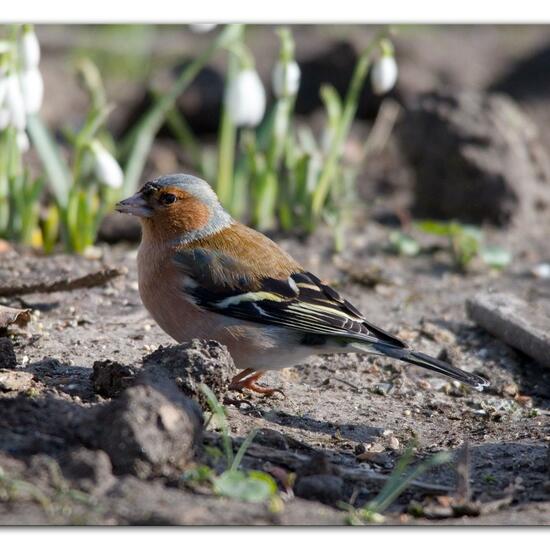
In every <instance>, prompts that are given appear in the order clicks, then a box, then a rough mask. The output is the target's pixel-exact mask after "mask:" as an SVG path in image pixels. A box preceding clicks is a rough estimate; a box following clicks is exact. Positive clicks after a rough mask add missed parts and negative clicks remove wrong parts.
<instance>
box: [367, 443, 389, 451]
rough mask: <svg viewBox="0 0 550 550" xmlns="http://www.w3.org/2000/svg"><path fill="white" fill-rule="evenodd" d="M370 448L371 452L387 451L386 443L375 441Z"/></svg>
mask: <svg viewBox="0 0 550 550" xmlns="http://www.w3.org/2000/svg"><path fill="white" fill-rule="evenodd" d="M368 450H369V451H370V452H371V453H382V452H384V451H385V447H384V445H382V443H373V444H372V445H371V446H370V447H369V448H368Z"/></svg>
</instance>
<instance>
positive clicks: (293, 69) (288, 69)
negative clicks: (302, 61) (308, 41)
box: [271, 61, 301, 98]
mask: <svg viewBox="0 0 550 550" xmlns="http://www.w3.org/2000/svg"><path fill="white" fill-rule="evenodd" d="M300 74H301V73H300V67H299V66H298V63H296V61H289V62H288V63H284V62H283V61H277V63H276V64H275V67H273V73H272V75H271V83H272V85H273V93H274V94H275V96H276V97H279V98H281V97H288V96H293V95H296V93H298V88H299V87H300Z"/></svg>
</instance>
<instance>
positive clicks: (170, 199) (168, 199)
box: [160, 193, 177, 204]
mask: <svg viewBox="0 0 550 550" xmlns="http://www.w3.org/2000/svg"><path fill="white" fill-rule="evenodd" d="M176 199H177V197H176V195H172V193H164V195H161V196H160V202H161V203H162V204H173V203H175V202H176Z"/></svg>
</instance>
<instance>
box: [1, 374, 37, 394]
mask: <svg viewBox="0 0 550 550" xmlns="http://www.w3.org/2000/svg"><path fill="white" fill-rule="evenodd" d="M32 379H33V375H32V373H30V372H24V371H17V370H0V391H25V390H28V389H29V388H30V387H31V386H32Z"/></svg>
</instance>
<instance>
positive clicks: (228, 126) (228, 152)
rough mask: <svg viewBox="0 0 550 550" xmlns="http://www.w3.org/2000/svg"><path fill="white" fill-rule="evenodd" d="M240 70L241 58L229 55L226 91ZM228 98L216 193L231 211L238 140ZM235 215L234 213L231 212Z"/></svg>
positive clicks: (221, 140) (222, 119)
mask: <svg viewBox="0 0 550 550" xmlns="http://www.w3.org/2000/svg"><path fill="white" fill-rule="evenodd" d="M238 69H239V57H238V55H237V54H236V53H234V52H230V53H229V63H228V68H227V83H226V86H225V89H226V91H227V90H228V89H229V87H230V86H231V83H232V82H233V80H234V78H235V76H236V74H237V71H238ZM226 99H227V98H225V99H224V102H223V110H222V115H221V122H220V133H219V137H218V150H219V153H218V177H217V183H216V192H217V194H218V197H219V199H220V202H221V203H222V205H223V206H225V207H227V208H230V209H231V203H232V201H233V196H232V195H233V170H234V164H235V143H236V140H237V128H236V127H235V124H233V121H232V120H231V116H230V114H229V109H228V108H227V101H226ZM231 213H232V214H235V213H234V212H231Z"/></svg>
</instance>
